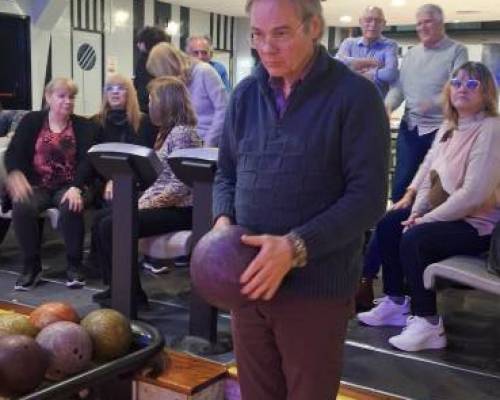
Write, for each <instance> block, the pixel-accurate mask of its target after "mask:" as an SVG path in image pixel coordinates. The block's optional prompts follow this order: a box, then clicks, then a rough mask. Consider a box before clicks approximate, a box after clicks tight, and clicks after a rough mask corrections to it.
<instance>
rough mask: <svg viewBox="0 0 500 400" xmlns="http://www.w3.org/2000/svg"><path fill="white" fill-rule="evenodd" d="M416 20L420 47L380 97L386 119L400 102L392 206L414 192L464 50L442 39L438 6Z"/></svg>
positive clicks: (422, 10) (424, 10)
mask: <svg viewBox="0 0 500 400" xmlns="http://www.w3.org/2000/svg"><path fill="white" fill-rule="evenodd" d="M416 17H417V27H416V29H417V35H418V38H419V40H420V44H418V45H417V46H414V47H412V48H411V49H409V50H408V51H407V52H406V54H405V55H404V57H403V61H402V63H401V72H400V77H399V81H398V83H397V84H396V85H394V86H393V88H391V90H390V91H389V93H388V94H387V97H386V98H385V104H386V108H387V111H388V113H389V114H390V113H391V112H392V111H393V110H395V109H396V108H398V107H399V106H400V105H401V104H402V103H403V101H405V111H404V115H403V118H402V120H401V124H400V127H399V134H398V138H397V145H396V168H395V171H394V178H393V185H392V200H393V202H397V201H399V200H400V199H401V198H402V197H403V196H405V199H406V200H408V201H409V202H410V204H411V202H413V198H414V193H415V190H414V188H412V187H408V186H409V185H410V182H411V180H412V179H413V177H414V175H415V173H416V172H417V169H418V167H419V165H420V163H421V162H422V160H423V159H424V157H425V155H426V154H427V151H428V150H429V148H430V146H431V144H432V141H433V140H434V136H435V133H436V131H437V130H438V128H439V126H440V125H441V123H442V122H443V110H442V106H441V92H442V90H443V87H444V85H445V84H446V82H448V80H449V79H450V76H451V73H452V72H453V71H454V70H455V69H456V68H458V67H459V66H461V65H462V64H464V63H465V62H466V61H467V60H468V53H467V49H466V47H465V46H464V45H463V44H461V43H458V42H455V41H453V40H451V39H450V38H449V37H448V36H446V33H445V27H444V15H443V11H442V9H441V8H440V7H439V6H437V5H434V4H426V5H423V6H422V7H420V8H419V9H418V10H417V16H416Z"/></svg>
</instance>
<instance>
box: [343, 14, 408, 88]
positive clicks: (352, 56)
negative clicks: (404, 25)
mask: <svg viewBox="0 0 500 400" xmlns="http://www.w3.org/2000/svg"><path fill="white" fill-rule="evenodd" d="M359 25H360V27H361V32H362V33H363V35H362V36H361V37H359V38H346V39H345V40H344V41H343V42H342V44H341V45H340V48H339V50H338V52H337V54H336V55H335V57H336V58H337V59H338V60H340V61H342V62H344V63H345V64H347V65H348V66H349V67H350V68H351V69H352V70H354V71H356V72H359V73H360V74H362V75H363V76H365V77H366V78H368V79H370V80H371V81H373V82H374V83H375V84H376V85H377V87H378V89H379V90H380V94H381V95H382V97H385V95H386V94H387V92H388V91H389V87H390V85H391V84H393V83H394V82H396V81H397V79H398V44H397V43H396V42H395V41H394V40H392V39H388V38H386V37H384V36H382V31H383V30H384V28H385V16H384V12H383V11H382V9H381V8H380V7H373V6H370V7H367V8H366V9H365V11H364V12H363V15H362V16H361V17H360V18H359Z"/></svg>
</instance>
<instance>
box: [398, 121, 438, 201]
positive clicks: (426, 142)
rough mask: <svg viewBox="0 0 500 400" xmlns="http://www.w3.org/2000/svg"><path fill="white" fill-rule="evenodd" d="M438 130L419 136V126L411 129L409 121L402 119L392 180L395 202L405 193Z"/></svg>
mask: <svg viewBox="0 0 500 400" xmlns="http://www.w3.org/2000/svg"><path fill="white" fill-rule="evenodd" d="M436 131H437V130H436ZM436 131H433V132H431V133H427V134H425V135H422V136H419V134H418V127H415V128H414V129H412V130H409V129H408V125H407V123H406V122H405V121H401V124H400V125H399V133H398V139H397V142H396V168H395V170H394V177H393V180H392V192H391V195H392V196H391V197H392V201H393V202H394V203H395V202H397V201H398V200H400V199H401V197H403V195H404V194H405V192H406V189H407V188H408V185H409V184H410V183H411V181H412V179H413V177H414V176H415V174H416V173H417V170H418V167H419V166H420V164H421V163H422V161H423V160H424V158H425V155H426V154H427V151H428V150H429V148H430V147H431V145H432V142H433V140H434V136H435V135H436Z"/></svg>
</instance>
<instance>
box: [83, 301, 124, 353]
mask: <svg viewBox="0 0 500 400" xmlns="http://www.w3.org/2000/svg"><path fill="white" fill-rule="evenodd" d="M81 325H82V326H83V327H84V328H85V330H86V331H87V332H88V333H89V335H90V337H91V338H92V343H93V347H94V359H96V360H98V361H109V360H113V359H115V358H118V357H121V356H123V355H125V354H126V353H127V352H128V350H129V349H130V346H131V344H132V328H131V326H130V321H129V320H128V319H127V318H126V317H125V316H124V315H123V314H121V313H120V312H118V311H116V310H113V309H111V308H101V309H100V310H95V311H92V312H90V313H89V314H88V315H87V316H86V317H85V318H84V319H82V322H81Z"/></svg>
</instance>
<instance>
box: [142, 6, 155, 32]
mask: <svg viewBox="0 0 500 400" xmlns="http://www.w3.org/2000/svg"><path fill="white" fill-rule="evenodd" d="M154 24H155V0H144V26H153V25H154Z"/></svg>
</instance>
